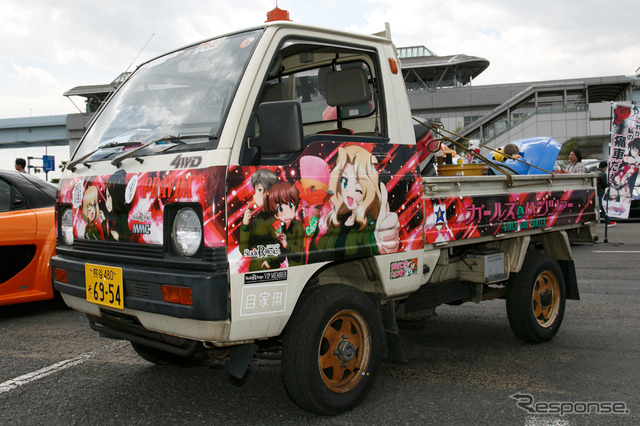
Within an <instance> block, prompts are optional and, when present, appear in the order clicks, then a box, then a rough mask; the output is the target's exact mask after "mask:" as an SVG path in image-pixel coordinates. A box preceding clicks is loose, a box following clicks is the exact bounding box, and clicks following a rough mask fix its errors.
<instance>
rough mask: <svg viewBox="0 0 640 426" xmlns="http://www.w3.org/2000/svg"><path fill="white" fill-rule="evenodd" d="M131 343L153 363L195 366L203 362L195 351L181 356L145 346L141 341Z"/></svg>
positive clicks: (144, 357)
mask: <svg viewBox="0 0 640 426" xmlns="http://www.w3.org/2000/svg"><path fill="white" fill-rule="evenodd" d="M130 343H131V347H133V350H134V351H136V353H137V354H138V355H140V357H141V358H143V359H144V360H146V361H149V362H150V363H152V364H156V365H162V366H165V367H167V366H168V367H193V366H196V365H200V364H202V361H201V360H200V359H199V358H197V357H196V354H195V353H194V354H191V355H189V356H180V355H176V354H172V353H169V352H166V351H163V350H160V349H156V348H152V347H150V346H145V345H142V344H140V343H135V342H130Z"/></svg>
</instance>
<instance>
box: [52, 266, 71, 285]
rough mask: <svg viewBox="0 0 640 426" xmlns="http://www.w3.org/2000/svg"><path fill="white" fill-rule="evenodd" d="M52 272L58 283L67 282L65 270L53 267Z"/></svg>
mask: <svg viewBox="0 0 640 426" xmlns="http://www.w3.org/2000/svg"><path fill="white" fill-rule="evenodd" d="M53 273H54V274H55V276H56V281H58V282H59V283H67V282H68V281H67V271H65V270H64V269H58V268H53Z"/></svg>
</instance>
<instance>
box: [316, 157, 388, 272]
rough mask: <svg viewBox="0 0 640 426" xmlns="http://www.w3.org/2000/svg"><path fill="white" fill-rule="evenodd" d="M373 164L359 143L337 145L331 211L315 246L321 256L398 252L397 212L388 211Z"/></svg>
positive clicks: (332, 181)
mask: <svg viewBox="0 0 640 426" xmlns="http://www.w3.org/2000/svg"><path fill="white" fill-rule="evenodd" d="M376 163H377V161H376V158H375V157H374V156H373V155H371V153H370V152H369V151H367V150H366V149H364V148H363V147H361V146H357V145H349V146H346V147H340V148H338V159H337V161H336V165H335V167H334V168H333V170H332V171H331V178H330V181H329V189H330V190H331V191H332V192H333V195H332V196H331V198H330V199H329V201H330V202H331V204H332V205H333V210H331V211H330V212H329V213H328V214H327V215H326V216H325V218H324V220H325V224H326V226H327V232H326V234H325V235H323V236H322V237H320V239H319V240H318V243H317V247H316V248H317V250H318V255H319V257H320V259H323V260H329V259H331V258H334V259H336V260H341V259H346V258H352V257H364V256H371V255H374V254H384V253H391V252H396V251H398V248H399V245H400V237H399V235H400V234H399V229H400V224H399V221H398V215H397V214H396V213H393V212H389V209H388V205H387V190H386V188H385V187H384V185H380V180H379V177H378V172H377V170H376V168H375V164H376ZM314 257H315V256H314Z"/></svg>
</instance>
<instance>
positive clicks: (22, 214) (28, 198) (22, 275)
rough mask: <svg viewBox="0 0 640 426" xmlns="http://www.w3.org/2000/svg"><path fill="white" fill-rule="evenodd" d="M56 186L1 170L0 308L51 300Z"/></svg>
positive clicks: (17, 173)
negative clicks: (51, 264)
mask: <svg viewBox="0 0 640 426" xmlns="http://www.w3.org/2000/svg"><path fill="white" fill-rule="evenodd" d="M55 199H56V186H54V185H52V184H50V183H48V182H45V181H43V180H41V179H38V178H37V177H35V176H31V175H29V174H26V173H19V172H14V171H5V170H0V265H2V267H0V306H1V305H9V304H13V303H23V302H34V301H37V300H46V299H52V298H53V295H54V292H53V287H52V285H51V272H50V267H49V261H50V259H51V256H52V255H53V254H55V249H56V236H55V225H54V223H55V220H54V204H55Z"/></svg>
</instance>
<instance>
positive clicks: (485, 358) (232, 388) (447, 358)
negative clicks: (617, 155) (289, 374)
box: [0, 222, 640, 425]
mask: <svg viewBox="0 0 640 426" xmlns="http://www.w3.org/2000/svg"><path fill="white" fill-rule="evenodd" d="M604 231H605V230H604V226H603V225H598V226H597V228H596V232H597V234H598V236H599V242H598V243H597V244H580V245H575V246H573V252H574V257H575V260H576V267H577V274H578V281H579V286H580V293H581V300H579V301H568V302H567V309H566V312H565V317H564V321H563V324H562V328H561V329H560V331H559V332H558V334H557V335H556V337H555V338H554V339H553V340H552V341H551V342H548V343H544V344H527V343H524V342H522V341H520V340H518V339H517V338H516V337H515V336H514V335H513V333H512V332H511V330H510V328H509V324H508V321H507V316H506V309H505V306H504V301H503V300H494V301H491V302H485V303H481V304H472V303H469V304H464V305H461V306H442V307H440V308H438V315H437V316H435V317H433V318H431V319H429V320H428V321H427V322H426V323H425V326H424V328H422V329H418V330H403V331H402V336H403V338H404V340H405V343H406V345H407V349H408V353H409V361H408V362H406V363H393V362H384V363H383V364H382V367H381V369H380V374H379V375H378V377H377V381H376V383H375V385H374V387H373V389H372V391H371V393H370V394H369V395H368V397H367V398H366V400H365V401H364V402H363V403H362V404H361V405H360V406H358V407H356V408H355V409H353V410H351V411H349V412H347V413H345V414H342V415H340V416H337V417H322V416H317V415H314V414H310V413H307V412H305V411H303V410H301V409H300V408H298V407H297V406H296V405H295V404H293V403H292V402H291V400H290V399H289V397H288V396H287V393H286V391H285V389H284V386H283V384H282V381H281V379H280V363H279V360H278V359H255V360H254V361H253V362H252V364H251V366H250V369H249V374H248V376H247V377H246V379H245V380H244V382H242V383H237V382H233V381H230V380H229V379H228V375H227V369H226V368H227V363H226V361H216V360H212V361H210V362H207V363H206V364H205V365H203V366H200V367H194V368H177V367H175V368H174V367H158V366H154V365H152V364H149V363H147V362H146V361H144V360H142V359H141V358H140V357H138V356H137V355H136V353H135V352H134V351H133V350H132V348H131V347H130V345H129V344H128V343H127V342H123V341H117V340H107V339H103V338H100V337H98V335H97V333H95V332H93V331H92V330H90V329H89V325H88V322H87V320H86V318H85V317H84V316H83V315H82V314H80V313H78V312H75V311H72V310H69V309H64V308H62V307H60V306H59V305H56V304H55V303H54V302H43V303H34V304H27V305H16V306H9V307H0V359H1V360H2V361H1V362H0V424H7V425H8V424H11V425H41V424H80V425H84V424H98V425H102V424H105V425H121V424H127V425H129V424H141V425H146V424H154V425H155V424H161V425H164V424H190V425H191V424H205V425H209V424H211V425H218V424H220V425H222V424H224V425H227V424H266V425H270V424H302V423H304V424H340V425H351V424H354V425H360V424H374V425H382V424H384V425H387V424H434V425H436V424H437V425H448V424H451V425H458V424H504V425H551V424H553V425H585V424H586V425H589V424H592V425H603V424H604V425H637V424H640V401H639V399H638V378H639V377H640V339H638V328H639V326H640V309H638V301H639V300H640V283H639V282H638V277H639V276H640V266H639V265H640V262H638V260H639V259H640V223H637V222H628V223H620V222H619V223H618V225H617V226H616V227H613V228H609V229H608V230H607V243H605V242H604V239H605V238H604V237H605V234H604ZM616 404H617V405H616Z"/></svg>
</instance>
